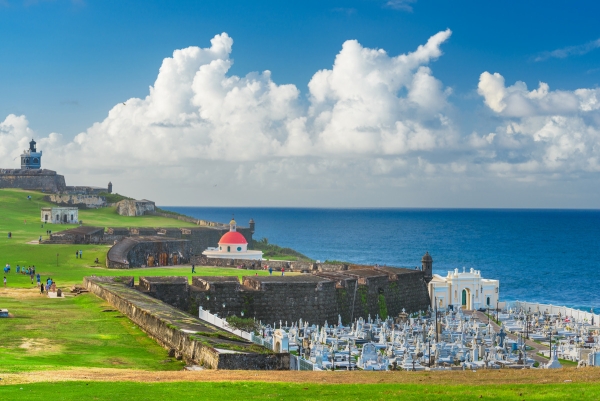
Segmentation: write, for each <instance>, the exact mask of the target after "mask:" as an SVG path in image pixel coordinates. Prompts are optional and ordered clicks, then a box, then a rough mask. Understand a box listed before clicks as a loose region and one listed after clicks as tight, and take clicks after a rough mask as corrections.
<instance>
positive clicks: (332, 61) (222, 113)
mask: <svg viewBox="0 0 600 401" xmlns="http://www.w3.org/2000/svg"><path fill="white" fill-rule="evenodd" d="M598 15H600V4H598V3H597V2H592V1H588V2H583V1H582V2H566V1H546V2H544V3H543V5H542V4H541V3H539V2H523V1H504V2H478V1H452V2H449V1H426V0H381V1H380V0H362V1H327V0H321V1H288V2H281V1H259V2H248V1H223V0H222V1H202V2H198V1H177V2H172V1H152V0H146V1H128V2H122V1H113V0H103V1H92V0H0V94H1V95H0V160H2V163H1V167H2V168H18V167H19V159H18V156H19V154H20V153H21V152H22V150H23V149H25V148H26V147H27V146H28V145H27V143H28V142H29V140H30V139H31V138H32V137H33V138H35V139H36V141H37V142H38V148H39V149H41V150H42V151H43V152H44V155H43V158H42V165H43V167H44V168H47V169H51V170H55V171H57V172H59V173H60V174H63V175H65V178H66V181H67V185H94V186H101V185H106V184H107V183H108V181H112V183H113V186H114V190H115V191H116V192H118V193H121V194H125V195H128V196H131V197H135V198H146V199H151V200H154V201H156V202H157V204H159V205H165V206H167V205H170V206H175V205H185V206H297V207H443V208H445V207H448V208H471V207H482V208H593V209H596V208H598V207H600V185H599V184H600V141H599V139H600V89H599V86H598V83H599V81H600V25H598V23H597V16H598Z"/></svg>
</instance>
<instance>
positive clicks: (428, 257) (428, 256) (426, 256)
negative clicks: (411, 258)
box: [421, 252, 433, 262]
mask: <svg viewBox="0 0 600 401" xmlns="http://www.w3.org/2000/svg"><path fill="white" fill-rule="evenodd" d="M421 262H433V259H432V258H431V255H430V254H429V252H425V255H423V259H421Z"/></svg>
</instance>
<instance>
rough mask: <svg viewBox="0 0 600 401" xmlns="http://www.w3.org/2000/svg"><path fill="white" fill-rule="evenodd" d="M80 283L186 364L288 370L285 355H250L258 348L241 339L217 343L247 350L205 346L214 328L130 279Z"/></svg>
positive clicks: (287, 361) (88, 280)
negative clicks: (147, 293)
mask: <svg viewBox="0 0 600 401" xmlns="http://www.w3.org/2000/svg"><path fill="white" fill-rule="evenodd" d="M83 283H84V286H85V287H86V288H87V289H88V291H90V292H92V293H94V294H96V295H97V296H99V297H100V298H102V299H104V300H106V301H107V302H108V303H110V304H111V305H112V306H113V307H115V308H116V309H117V310H119V311H120V312H121V313H123V314H124V315H126V316H127V317H128V318H129V319H131V320H132V321H133V322H134V323H136V324H137V325H138V326H139V327H140V328H141V329H142V330H143V331H144V332H146V333H147V334H148V335H149V336H150V337H152V338H153V339H155V340H156V341H157V342H158V343H159V344H161V345H162V346H163V347H165V348H167V349H168V350H169V351H170V352H172V353H173V354H174V355H175V356H176V357H177V358H181V359H183V360H185V361H186V362H187V363H192V364H200V365H203V366H205V367H209V368H212V369H252V370H287V369H289V354H275V353H272V352H270V351H269V350H267V349H266V348H263V349H264V353H256V352H252V351H251V350H250V347H258V346H257V345H255V344H253V343H250V342H248V341H245V340H243V339H241V338H239V339H237V338H235V340H231V339H227V340H219V341H221V342H223V343H225V344H227V345H229V346H237V347H242V348H243V347H247V348H248V349H247V350H245V351H240V352H236V351H231V350H219V349H217V348H214V347H211V346H209V345H206V342H207V341H208V340H210V339H212V338H213V336H205V335H203V334H207V333H209V334H210V333H214V334H217V332H218V331H219V330H218V328H216V327H214V326H212V325H208V324H204V323H203V322H202V321H201V320H200V319H197V318H194V317H193V316H190V315H188V314H186V313H184V312H182V311H180V310H178V309H176V308H174V307H171V306H169V305H167V304H165V303H164V302H161V301H159V300H158V299H156V298H153V297H150V296H148V295H146V294H144V293H142V292H140V291H137V290H135V289H133V288H132V286H133V283H134V282H133V277H117V278H115V277H85V278H84V280H83ZM232 337H235V336H232ZM261 348H262V347H261Z"/></svg>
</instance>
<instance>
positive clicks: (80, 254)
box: [79, 249, 83, 259]
mask: <svg viewBox="0 0 600 401" xmlns="http://www.w3.org/2000/svg"><path fill="white" fill-rule="evenodd" d="M82 256H83V251H82V250H81V249H80V250H79V259H81V258H82Z"/></svg>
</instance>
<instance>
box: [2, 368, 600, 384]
mask: <svg viewBox="0 0 600 401" xmlns="http://www.w3.org/2000/svg"><path fill="white" fill-rule="evenodd" d="M0 378H1V379H2V380H0V385H8V384H21V383H36V382H54V381H132V382H176V381H190V382H194V381H198V382H209V381H210V382H212V381H261V382H291V383H327V384H349V383H356V384H363V383H371V384H376V383H398V384H401V383H415V384H441V385H459V384H469V385H489V384H530V383H537V384H542V383H564V382H565V381H566V382H573V383H575V382H599V381H600V369H597V368H580V369H575V368H564V369H557V370H529V369H527V370H510V369H502V370H479V371H476V372H473V371H446V372H360V371H359V372H343V371H337V372H304V371H302V372H298V371H241V370H232V371H227V370H202V371H175V372H173V371H171V372H147V371H139V370H127V369H89V368H74V369H72V370H54V371H40V372H26V373H17V374H1V373H0Z"/></svg>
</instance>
